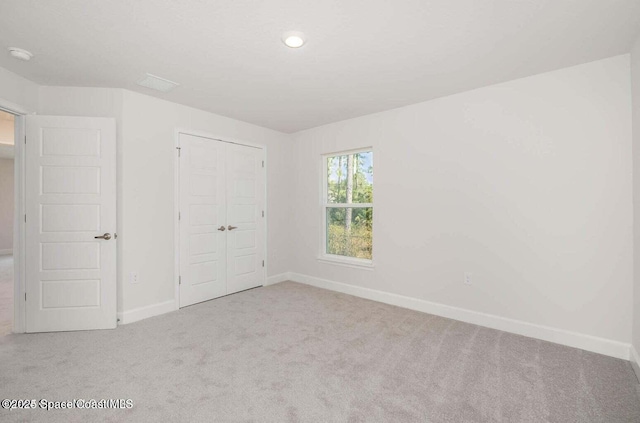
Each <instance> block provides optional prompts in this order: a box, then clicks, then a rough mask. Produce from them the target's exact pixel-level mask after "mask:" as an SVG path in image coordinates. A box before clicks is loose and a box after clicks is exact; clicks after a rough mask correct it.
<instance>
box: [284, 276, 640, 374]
mask: <svg viewBox="0 0 640 423" xmlns="http://www.w3.org/2000/svg"><path fill="white" fill-rule="evenodd" d="M289 280H292V281H295V282H299V283H304V284H307V285H311V286H315V287H318V288H324V289H329V290H332V291H337V292H342V293H344V294H349V295H354V296H356V297H361V298H366V299H368V300H373V301H378V302H381V303H386V304H391V305H395V306H398V307H404V308H408V309H411V310H416V311H421V312H424V313H429V314H435V315H438V316H442V317H447V318H450V319H454V320H460V321H462V322H467V323H472V324H475V325H479V326H484V327H488V328H491V329H497V330H501V331H505V332H510V333H515V334H518V335H523V336H527V337H530V338H536V339H541V340H543V341H549V342H554V343H556V344H561V345H566V346H569V347H574V348H580V349H583V350H587V351H592V352H595V353H599V354H604V355H608V356H611V357H616V358H621V359H623V360H629V358H630V347H631V346H630V345H629V344H626V343H624V342H619V341H613V340H611V339H606V338H599V337H596V336H591V335H586V334H582V333H577V332H571V331H568V330H564V329H557V328H553V327H549V326H542V325H536V324H533V323H528V322H523V321H520V320H515V319H509V318H506V317H500V316H496V315H492V314H486V313H481V312H477V311H471V310H467V309H463V308H459V307H453V306H448V305H444V304H438V303H433V302H430V301H425V300H421V299H418V298H411V297H405V296H403V295H397V294H392V293H389V292H384V291H377V290H373V289H369V288H363V287H359V286H354V285H348V284H345V283H341V282H335V281H330V280H327V279H321V278H316V277H313V276H308V275H303V274H300V273H293V272H292V273H289ZM638 363H640V362H638Z"/></svg>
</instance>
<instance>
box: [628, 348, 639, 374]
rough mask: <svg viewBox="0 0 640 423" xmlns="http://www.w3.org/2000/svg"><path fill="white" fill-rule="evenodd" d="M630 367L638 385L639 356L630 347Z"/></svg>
mask: <svg viewBox="0 0 640 423" xmlns="http://www.w3.org/2000/svg"><path fill="white" fill-rule="evenodd" d="M630 355H631V357H630V360H629V361H630V362H631V367H632V368H633V371H634V373H635V374H636V378H637V379H638V383H640V356H639V355H638V351H636V349H635V347H634V346H633V345H631V354H630Z"/></svg>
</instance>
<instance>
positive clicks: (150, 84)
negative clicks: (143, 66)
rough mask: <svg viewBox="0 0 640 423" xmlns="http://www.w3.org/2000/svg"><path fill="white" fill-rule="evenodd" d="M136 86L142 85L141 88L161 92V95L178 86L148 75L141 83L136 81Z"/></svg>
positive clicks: (175, 83)
mask: <svg viewBox="0 0 640 423" xmlns="http://www.w3.org/2000/svg"><path fill="white" fill-rule="evenodd" d="M138 85H142V86H143V87H147V88H151V89H152V90H156V91H162V92H163V93H166V92H169V91H171V90H172V89H174V88H175V87H177V86H178V85H180V84H178V83H177V82H173V81H169V80H168V79H164V78H160V77H159V76H155V75H151V74H150V73H148V74H147V76H146V77H145V78H144V79H142V80H141V81H138Z"/></svg>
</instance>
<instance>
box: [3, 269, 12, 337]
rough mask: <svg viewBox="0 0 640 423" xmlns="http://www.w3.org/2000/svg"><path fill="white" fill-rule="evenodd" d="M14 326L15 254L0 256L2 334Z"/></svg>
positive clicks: (7, 332)
mask: <svg viewBox="0 0 640 423" xmlns="http://www.w3.org/2000/svg"><path fill="white" fill-rule="evenodd" d="M12 328H13V256H0V336H4V335H6V334H9V333H11V330H12Z"/></svg>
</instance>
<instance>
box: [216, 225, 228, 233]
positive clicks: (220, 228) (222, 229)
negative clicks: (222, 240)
mask: <svg viewBox="0 0 640 423" xmlns="http://www.w3.org/2000/svg"><path fill="white" fill-rule="evenodd" d="M225 229H227V228H225V227H224V226H220V227H219V228H218V230H219V231H222V232H224V230H225Z"/></svg>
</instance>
